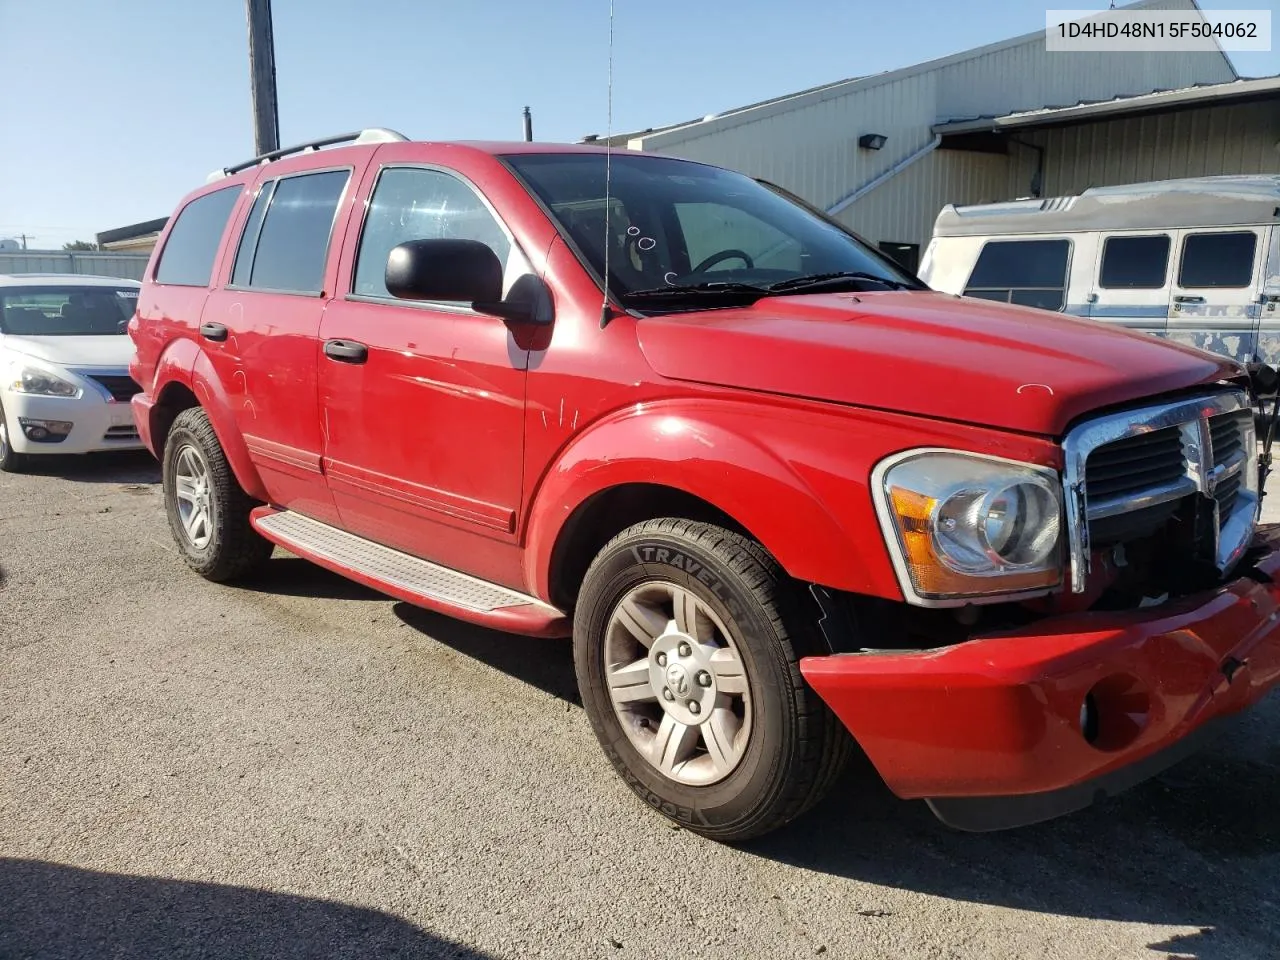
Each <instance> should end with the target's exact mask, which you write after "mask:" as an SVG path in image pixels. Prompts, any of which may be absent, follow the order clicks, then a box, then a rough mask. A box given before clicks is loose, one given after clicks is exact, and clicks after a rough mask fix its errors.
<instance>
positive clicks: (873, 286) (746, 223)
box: [504, 151, 923, 312]
mask: <svg viewBox="0 0 1280 960" xmlns="http://www.w3.org/2000/svg"><path fill="white" fill-rule="evenodd" d="M504 159H505V161H506V162H507V164H508V165H509V166H510V167H511V168H512V169H513V170H514V171H515V172H516V174H517V175H518V176H519V177H520V178H521V179H522V180H523V181H524V182H525V184H526V185H527V186H528V187H529V189H530V190H531V191H532V192H533V193H534V194H535V195H536V196H537V197H538V199H539V200H541V201H542V203H543V205H544V206H545V207H547V208H548V209H549V210H550V211H551V214H552V216H553V217H554V218H555V220H556V221H558V226H559V227H560V230H561V232H562V233H563V234H564V235H565V236H566V238H567V239H568V240H569V241H570V242H571V243H572V245H573V246H574V247H576V248H577V250H578V251H579V253H580V255H581V256H582V257H583V258H584V259H585V260H586V262H587V264H588V265H589V267H590V268H591V269H592V270H593V271H594V272H595V274H596V276H597V278H599V277H603V276H605V275H606V272H607V274H608V278H609V290H610V292H611V293H612V294H613V295H614V296H615V297H617V298H619V299H620V300H621V301H622V302H623V303H624V304H626V305H628V306H630V307H633V308H636V309H640V310H644V311H648V312H652V311H660V310H664V309H687V308H689V307H704V306H727V305H735V304H742V303H751V302H753V301H755V300H758V299H760V298H761V297H765V296H788V295H797V294H802V293H817V292H824V291H831V290H886V289H902V288H907V289H913V290H914V289H923V286H922V284H921V283H920V282H919V281H918V280H916V279H915V278H914V277H912V276H910V275H908V274H906V273H904V272H903V271H902V270H900V269H899V268H898V267H897V266H896V265H894V264H893V263H892V262H891V261H889V260H888V259H887V258H886V257H884V256H882V255H881V254H879V253H878V252H876V251H873V250H872V249H871V248H870V247H868V246H867V245H866V244H864V243H862V242H860V241H859V240H858V239H857V238H856V237H854V236H853V235H852V234H851V233H849V232H848V231H846V230H844V229H843V228H841V227H840V226H839V225H837V224H835V223H832V222H829V221H828V220H826V219H824V218H823V217H822V216H820V215H818V214H816V213H814V212H811V211H810V210H809V209H806V208H805V207H804V206H801V205H799V204H797V203H795V202H793V201H792V200H790V199H787V198H785V197H783V196H782V195H781V194H780V193H779V192H777V191H775V190H772V189H770V188H769V187H766V186H764V185H763V184H761V183H759V182H757V181H755V180H752V179H751V178H750V177H746V176H743V175H742V174H739V173H733V172H731V171H729V170H723V169H721V168H718V167H712V166H706V165H704V164H700V163H692V162H689V161H685V160H677V159H673V158H669V157H653V156H637V155H636V154H634V153H627V152H625V151H620V152H617V153H614V154H613V155H612V156H611V157H609V158H608V166H609V167H611V172H610V174H609V184H608V201H607V202H606V192H605V178H606V155H605V154H603V153H574V154H563V153H561V154H518V155H510V156H507V157H505V158H504ZM606 250H607V251H608V270H607V271H606V269H605V254H606Z"/></svg>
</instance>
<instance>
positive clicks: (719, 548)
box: [574, 519, 851, 841]
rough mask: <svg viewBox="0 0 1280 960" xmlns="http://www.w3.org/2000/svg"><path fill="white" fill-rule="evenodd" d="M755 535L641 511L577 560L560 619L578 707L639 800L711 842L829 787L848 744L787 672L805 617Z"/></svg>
mask: <svg viewBox="0 0 1280 960" xmlns="http://www.w3.org/2000/svg"><path fill="white" fill-rule="evenodd" d="M800 600H801V595H800V594H799V592H798V591H797V589H796V587H795V585H794V584H793V583H792V582H791V581H789V580H788V579H787V578H786V575H785V574H784V573H783V572H782V570H781V569H780V568H779V567H778V565H777V563H776V562H775V561H774V560H773V559H772V558H771V557H769V556H768V554H766V553H765V551H764V550H763V549H762V548H761V547H760V546H759V545H758V544H756V543H754V542H752V541H750V540H748V539H747V538H745V537H742V536H740V535H738V534H736V533H732V532H730V531H728V530H724V529H722V528H719V527H715V526H712V525H710V524H705V523H694V522H691V521H685V520H670V519H669V520H652V521H647V522H645V523H641V524H638V525H636V526H634V527H631V528H630V529H628V530H626V531H624V532H623V533H621V534H620V535H619V536H618V537H616V538H615V539H614V540H612V541H611V542H610V543H609V544H607V545H606V546H605V547H604V549H603V550H602V551H601V552H600V555H599V556H598V557H597V558H596V560H595V561H594V563H592V565H591V568H590V569H589V570H588V571H587V575H586V578H585V581H584V583H583V587H582V591H581V593H580V596H579V601H578V607H577V612H576V614H575V619H574V655H575V664H576V668H577V675H578V684H579V687H580V688H581V692H582V698H583V704H584V706H585V707H586V710H587V714H588V717H589V718H590V720H591V724H592V727H593V728H594V730H595V733H596V736H597V738H598V739H599V740H600V743H601V745H602V746H603V747H604V750H605V753H606V754H607V755H608V757H609V759H610V760H611V761H612V763H613V765H614V767H615V769H616V770H617V771H618V773H619V774H620V775H621V776H622V778H623V779H624V780H625V781H626V782H627V784H628V785H629V786H630V787H631V788H632V790H634V791H635V792H636V793H637V794H638V795H639V796H640V797H641V798H642V799H643V800H644V801H645V802H646V803H648V804H650V805H651V806H653V807H654V808H655V809H657V810H658V811H660V812H661V813H663V814H664V815H665V816H667V817H669V818H670V819H672V820H674V821H676V822H677V823H679V824H681V825H682V826H684V827H687V828H688V829H690V830H693V831H695V832H697V833H700V834H702V835H704V836H707V837H711V838H713V839H717V840H726V841H739V840H745V839H748V838H750V837H754V836H759V835H760V834H763V833H767V832H768V831H770V830H773V829H776V828H777V827H780V826H782V825H783V824H785V823H787V822H789V821H790V820H793V819H794V818H795V817H797V816H799V815H800V814H801V813H803V812H804V811H805V810H807V809H808V808H809V807H811V806H812V805H813V804H814V803H816V802H817V801H818V800H819V799H820V798H821V797H822V796H823V794H824V793H825V792H826V790H827V789H828V788H829V787H830V785H831V783H832V782H833V781H834V779H835V777H836V776H837V774H838V773H839V771H840V769H841V768H842V767H843V765H844V763H845V761H846V760H847V758H848V755H849V748H850V746H851V740H850V738H849V736H848V734H847V733H846V732H845V730H844V729H843V727H841V725H840V723H839V721H838V720H837V719H836V718H835V716H834V715H833V714H832V713H831V712H830V710H829V709H828V708H827V707H826V705H825V704H824V703H822V701H821V700H820V699H819V698H818V697H817V695H816V694H815V693H814V692H813V691H812V690H811V689H810V688H809V687H808V685H807V684H806V683H805V682H804V680H803V678H802V677H801V675H800V670H799V666H798V663H799V659H800V657H801V656H803V655H806V654H808V653H816V652H818V649H817V646H816V641H815V633H814V629H813V620H812V617H811V616H810V615H809V614H808V613H807V612H806V611H804V609H803V608H802V605H801V603H800Z"/></svg>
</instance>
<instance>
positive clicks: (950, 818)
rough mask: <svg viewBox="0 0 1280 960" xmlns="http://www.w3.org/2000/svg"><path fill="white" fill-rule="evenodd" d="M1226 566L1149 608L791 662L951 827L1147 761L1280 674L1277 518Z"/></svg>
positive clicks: (1235, 709) (1027, 808) (1081, 802)
mask: <svg viewBox="0 0 1280 960" xmlns="http://www.w3.org/2000/svg"><path fill="white" fill-rule="evenodd" d="M1246 564H1247V566H1246ZM1236 575H1237V577H1238V578H1237V579H1235V580H1233V581H1232V582H1230V583H1227V584H1225V585H1224V586H1222V587H1220V588H1218V589H1216V590H1212V591H1207V592H1205V593H1200V594H1196V595H1194V596H1191V597H1184V598H1182V599H1180V600H1177V601H1174V602H1170V603H1166V604H1164V605H1161V606H1159V607H1152V608H1148V609H1143V610H1134V611H1128V612H1123V613H1084V614H1073V615H1064V616H1060V617H1051V618H1046V619H1044V620H1041V621H1039V622H1037V623H1035V624H1033V625H1032V626H1030V627H1026V628H1023V629H1020V630H1017V631H1009V632H1004V633H998V634H987V635H979V636H975V637H974V638H972V639H971V640H969V641H968V642H965V643H961V644H957V645H955V646H951V647H946V648H942V649H938V650H926V651H921V652H908V653H896V654H880V653H876V654H837V655H834V656H825V657H808V658H805V659H804V660H802V661H801V662H800V670H801V672H802V673H803V674H804V677H805V679H806V680H807V681H808V682H809V684H810V685H811V686H812V687H813V688H814V690H816V691H817V693H818V695H819V696H821V697H822V699H823V700H824V701H826V703H827V704H828V705H829V706H830V707H831V709H832V710H833V711H834V712H835V713H836V715H837V716H838V717H839V718H840V720H841V722H842V723H844V725H845V727H847V728H848V730H849V732H850V733H852V734H853V736H854V737H855V738H856V739H857V741H858V743H859V745H860V746H861V747H862V749H863V750H864V751H865V752H866V754H867V756H868V757H869V758H870V760H871V762H872V763H873V764H874V765H875V767H876V769H877V770H878V771H879V773H880V775H881V776H882V777H883V778H884V780H885V783H886V784H887V785H888V786H889V788H890V789H891V790H892V791H893V792H894V793H895V794H897V795H898V796H900V797H903V798H917V799H925V800H928V801H929V803H930V806H931V807H932V808H933V810H934V812H935V813H936V814H937V815H938V816H939V817H940V818H941V819H943V820H944V821H946V822H947V823H949V824H951V825H953V826H956V827H959V828H961V829H969V830H992V829H1001V828H1005V827H1012V826H1020V825H1023V824H1027V823H1034V822H1037V821H1041V820H1046V819H1049V818H1051V817H1054V816H1059V815H1061V814H1064V813H1069V812H1072V811H1073V810H1078V809H1080V808H1082V807H1085V806H1088V805H1089V804H1090V803H1092V802H1093V801H1094V800H1095V799H1096V798H1097V797H1098V796H1099V795H1101V794H1107V793H1115V792H1118V791H1119V790H1122V789H1126V788H1128V787H1130V786H1132V785H1134V784H1135V783H1137V782H1139V781H1140V780H1143V779H1146V778H1147V777H1149V776H1152V775H1154V774H1155V773H1158V772H1159V771H1160V770H1161V769H1163V768H1164V767H1167V766H1169V765H1170V764H1171V763H1174V762H1176V761H1177V760H1179V759H1181V758H1182V757H1183V756H1184V755H1186V753H1188V752H1190V750H1191V749H1193V748H1194V747H1195V746H1196V745H1197V742H1198V741H1199V740H1200V739H1201V737H1203V736H1204V735H1205V734H1206V733H1207V732H1208V730H1209V728H1210V727H1211V726H1212V725H1213V722H1214V721H1217V720H1219V719H1222V718H1225V717H1227V716H1229V715H1231V714H1236V713H1239V712H1240V711H1242V710H1244V709H1245V708H1247V707H1249V706H1250V705H1252V704H1253V703H1255V702H1257V701H1258V700H1260V699H1261V698H1262V697H1263V696H1264V695H1265V694H1266V693H1267V691H1269V690H1270V689H1271V688H1272V687H1273V686H1275V685H1276V683H1277V681H1280V583H1277V582H1275V581H1276V579H1277V578H1280V525H1275V526H1270V527H1263V528H1260V529H1259V531H1258V533H1257V535H1256V537H1255V539H1254V542H1253V549H1252V550H1251V551H1250V554H1249V555H1248V556H1247V557H1246V559H1245V560H1244V561H1243V562H1242V565H1241V567H1240V568H1239V569H1238V570H1237V574H1236ZM1086 697H1088V698H1089V703H1090V705H1091V713H1092V723H1089V724H1085V725H1084V727H1085V728H1087V731H1088V733H1089V734H1090V736H1091V739H1090V738H1087V737H1086V729H1085V728H1082V721H1084V720H1085V719H1086V717H1087V716H1088V714H1087V713H1085V712H1082V708H1084V707H1085V705H1086Z"/></svg>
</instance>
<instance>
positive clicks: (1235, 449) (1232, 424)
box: [1209, 410, 1253, 518]
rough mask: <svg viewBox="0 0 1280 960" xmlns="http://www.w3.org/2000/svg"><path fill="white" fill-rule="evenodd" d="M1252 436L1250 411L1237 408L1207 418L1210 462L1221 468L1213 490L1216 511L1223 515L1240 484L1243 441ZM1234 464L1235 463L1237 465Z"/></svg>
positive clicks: (1244, 454) (1236, 496)
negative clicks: (1209, 418)
mask: <svg viewBox="0 0 1280 960" xmlns="http://www.w3.org/2000/svg"><path fill="white" fill-rule="evenodd" d="M1252 436H1253V412H1252V411H1250V410H1237V411H1236V412H1235V413H1225V414H1222V415H1220V416H1217V417H1214V418H1212V419H1211V420H1210V421H1209V438H1210V439H1209V445H1210V447H1212V449H1213V466H1214V469H1215V470H1221V471H1223V476H1222V477H1221V479H1219V480H1218V481H1217V484H1216V485H1215V487H1214V490H1213V498H1214V499H1215V500H1217V501H1218V514H1219V516H1221V517H1224V518H1225V517H1226V516H1227V515H1229V514H1230V513H1231V512H1232V510H1234V509H1235V505H1236V500H1237V498H1238V497H1239V494H1240V488H1241V486H1242V484H1243V477H1242V473H1243V470H1242V469H1241V468H1243V467H1244V465H1245V461H1246V460H1247V457H1246V450H1245V443H1246V442H1247V441H1248V440H1249V439H1250V438H1252ZM1237 464H1238V465H1239V467H1237Z"/></svg>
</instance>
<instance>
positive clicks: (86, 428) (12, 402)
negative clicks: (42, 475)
mask: <svg viewBox="0 0 1280 960" xmlns="http://www.w3.org/2000/svg"><path fill="white" fill-rule="evenodd" d="M0 402H3V404H4V413H5V421H6V423H7V424H8V428H9V443H10V444H12V446H13V449H14V451H15V452H17V453H23V454H59V455H61V454H76V453H95V452H99V451H103V450H136V449H138V448H140V447H141V446H142V441H141V440H140V439H139V437H138V433H137V427H136V426H135V424H134V421H133V410H132V409H131V407H130V406H129V404H128V403H127V402H119V401H108V400H105V399H103V398H102V397H101V396H99V395H98V394H96V393H90V392H89V391H87V390H86V391H85V393H84V395H83V396H81V397H76V398H72V397H41V396H35V395H32V394H27V393H15V392H14V391H11V390H6V391H5V392H4V395H3V397H2V398H0ZM20 419H26V420H61V421H64V422H70V423H73V424H74V426H73V427H72V428H71V432H70V433H69V434H67V436H66V438H65V439H63V440H61V441H58V442H57V443H40V442H37V441H34V440H29V439H27V436H26V434H25V433H24V432H23V429H22V426H21V424H20V422H19V421H20Z"/></svg>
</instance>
